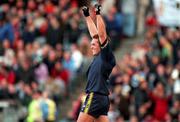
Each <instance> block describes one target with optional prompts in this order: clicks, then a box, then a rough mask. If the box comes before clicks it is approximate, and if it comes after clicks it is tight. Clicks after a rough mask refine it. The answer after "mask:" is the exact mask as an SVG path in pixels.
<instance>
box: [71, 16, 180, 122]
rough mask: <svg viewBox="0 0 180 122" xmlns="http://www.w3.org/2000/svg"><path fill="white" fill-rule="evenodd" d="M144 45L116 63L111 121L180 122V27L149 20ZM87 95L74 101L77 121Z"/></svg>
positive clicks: (152, 17)
mask: <svg viewBox="0 0 180 122" xmlns="http://www.w3.org/2000/svg"><path fill="white" fill-rule="evenodd" d="M146 26H147V31H146V32H145V35H144V38H143V41H142V43H140V44H139V43H138V44H135V45H134V46H133V51H132V52H131V53H129V54H125V55H124V57H123V58H122V59H120V60H118V61H117V63H118V64H117V66H116V67H115V68H114V69H113V71H112V73H111V77H110V80H109V83H110V95H109V97H110V109H109V112H108V117H109V120H110V122H126V121H127V122H178V121H180V28H179V27H164V26H161V25H160V24H159V23H158V21H157V20H156V18H155V17H154V16H148V17H147V19H146ZM84 96H85V95H84V94H81V95H80V96H79V98H78V99H77V100H76V101H74V104H73V109H72V110H71V114H70V116H69V118H72V120H75V119H76V117H77V115H78V112H79V110H80V106H81V105H82V103H83V101H84Z"/></svg>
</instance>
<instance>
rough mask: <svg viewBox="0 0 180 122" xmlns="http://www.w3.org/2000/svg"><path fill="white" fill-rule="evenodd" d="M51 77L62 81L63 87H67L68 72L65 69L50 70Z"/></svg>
mask: <svg viewBox="0 0 180 122" xmlns="http://www.w3.org/2000/svg"><path fill="white" fill-rule="evenodd" d="M51 76H52V77H54V78H60V79H62V80H63V81H64V83H65V85H66V86H67V84H68V81H69V72H68V70H66V69H62V70H60V71H58V70H56V69H54V68H53V69H52V70H51Z"/></svg>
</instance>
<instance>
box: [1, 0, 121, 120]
mask: <svg viewBox="0 0 180 122" xmlns="http://www.w3.org/2000/svg"><path fill="white" fill-rule="evenodd" d="M79 8H80V7H79V6H78V2H77V0H1V1H0V101H6V102H8V103H9V104H10V106H11V105H12V106H17V105H18V106H20V111H21V112H20V114H19V115H18V118H19V121H22V122H24V121H27V122H34V121H55V120H57V119H58V118H59V114H61V113H62V112H60V111H59V106H60V105H59V104H60V102H61V101H66V98H67V97H69V95H70V94H72V93H73V90H74V87H76V86H77V85H76V84H77V83H76V82H78V81H76V78H77V77H78V76H79V74H81V73H82V72H83V71H82V70H83V64H84V62H85V61H86V59H87V58H89V57H91V56H92V54H91V52H90V50H89V48H90V47H89V44H90V40H89V36H88V33H87V28H86V25H85V22H84V21H83V19H82V13H81V12H80V10H79ZM108 8H109V7H108ZM109 11H111V14H110V16H109V17H108V16H107V15H105V17H107V18H106V22H107V23H108V22H109V24H108V25H111V24H112V23H113V24H114V26H109V32H112V34H111V33H110V35H112V36H113V37H114V38H113V39H114V40H116V41H115V42H117V43H116V44H114V46H113V45H112V46H113V47H114V49H115V48H116V47H117V44H119V42H120V41H119V39H120V37H121V35H120V34H119V33H118V31H119V30H120V28H121V25H120V24H119V21H118V19H119V18H120V17H118V16H119V15H120V13H119V11H118V10H117V8H116V7H113V8H112V9H111V10H109ZM116 16H117V17H116ZM0 110H1V112H3V110H2V109H0ZM17 113H19V112H17ZM8 117H9V116H8ZM2 121H3V120H2Z"/></svg>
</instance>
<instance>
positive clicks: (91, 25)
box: [82, 6, 98, 38]
mask: <svg viewBox="0 0 180 122" xmlns="http://www.w3.org/2000/svg"><path fill="white" fill-rule="evenodd" d="M82 11H83V14H84V16H85V20H86V24H87V27H88V30H89V33H90V35H91V37H92V38H96V37H97V36H98V30H97V28H96V25H95V23H94V22H93V20H92V18H91V17H90V15H89V8H88V7H86V6H84V7H83V8H82Z"/></svg>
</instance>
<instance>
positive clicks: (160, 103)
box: [149, 93, 170, 121]
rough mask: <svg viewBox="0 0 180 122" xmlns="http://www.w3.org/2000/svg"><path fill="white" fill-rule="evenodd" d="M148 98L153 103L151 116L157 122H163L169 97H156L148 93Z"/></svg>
mask: <svg viewBox="0 0 180 122" xmlns="http://www.w3.org/2000/svg"><path fill="white" fill-rule="evenodd" d="M149 95H150V98H151V100H152V101H153V102H154V105H155V106H154V112H153V116H154V118H155V119H157V120H159V121H164V120H165V115H166V114H167V113H168V102H169V98H170V97H162V98H160V97H158V96H155V95H154V94H152V93H150V94H149Z"/></svg>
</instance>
